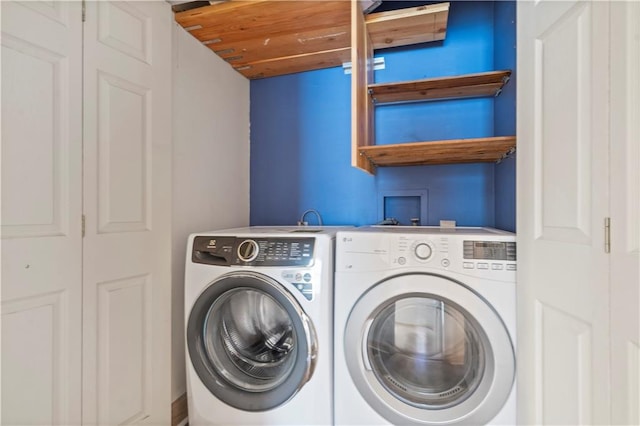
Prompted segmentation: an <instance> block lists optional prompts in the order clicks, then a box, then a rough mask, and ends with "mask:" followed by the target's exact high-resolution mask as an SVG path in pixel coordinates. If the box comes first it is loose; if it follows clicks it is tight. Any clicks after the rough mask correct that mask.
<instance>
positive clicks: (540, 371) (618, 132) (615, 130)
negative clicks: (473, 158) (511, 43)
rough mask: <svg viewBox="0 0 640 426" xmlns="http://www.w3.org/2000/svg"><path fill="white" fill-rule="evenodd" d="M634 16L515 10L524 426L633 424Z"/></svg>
mask: <svg viewBox="0 0 640 426" xmlns="http://www.w3.org/2000/svg"><path fill="white" fill-rule="evenodd" d="M638 18H640V14H639V13H638V5H637V4H634V2H617V1H616V2H606V1H538V2H518V80H519V85H518V165H517V174H518V176H517V177H518V179H517V180H518V188H517V189H518V268H519V273H518V330H517V331H518V422H519V423H521V424H593V423H597V424H638V421H639V418H638V406H639V405H640V404H639V403H640V396H639V395H640V394H639V392H638V386H639V384H640V371H639V369H638V366H639V365H640V362H639V361H640V351H639V350H638V343H639V340H640V336H639V335H638V334H639V327H640V325H639V323H640V316H639V314H638V303H639V302H640V300H639V299H638V298H639V297H640V292H639V286H640V282H639V273H640V271H639V269H638V268H639V267H640V262H639V259H640V251H639V241H640V235H639V232H640V231H639V228H638V226H639V225H638V224H639V223H640V214H639V211H640V208H639V206H638V203H639V202H640V201H638V200H640V181H639V178H638V176H639V175H638V165H639V164H640V154H639V144H640V139H639V138H638V136H639V134H640V132H639V131H638V123H639V122H640V116H639V115H638V111H639V109H638V105H640V93H639V92H640V91H639V90H638V79H639V77H640V73H639V72H638V70H639V69H640V67H639V66H638V60H639V57H638V55H639V39H638V26H637V22H638ZM607 223H609V224H610V227H608V226H606V224H607ZM608 235H610V236H611V238H608Z"/></svg>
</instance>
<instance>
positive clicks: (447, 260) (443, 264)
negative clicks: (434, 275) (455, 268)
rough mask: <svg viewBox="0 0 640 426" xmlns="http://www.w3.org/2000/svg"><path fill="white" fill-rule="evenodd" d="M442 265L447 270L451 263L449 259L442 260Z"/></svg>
mask: <svg viewBox="0 0 640 426" xmlns="http://www.w3.org/2000/svg"><path fill="white" fill-rule="evenodd" d="M440 263H441V264H442V266H444V267H445V268H446V267H448V266H449V265H450V264H451V262H450V261H449V259H442V262H440Z"/></svg>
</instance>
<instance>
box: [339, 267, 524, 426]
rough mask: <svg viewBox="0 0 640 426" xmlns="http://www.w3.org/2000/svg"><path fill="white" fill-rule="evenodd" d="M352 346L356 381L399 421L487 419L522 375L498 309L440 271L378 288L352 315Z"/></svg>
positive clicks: (348, 350)
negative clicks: (517, 367) (518, 370)
mask: <svg viewBox="0 0 640 426" xmlns="http://www.w3.org/2000/svg"><path fill="white" fill-rule="evenodd" d="M344 348H345V349H344V350H345V357H346V362H347V366H348V368H349V372H350V374H351V376H352V378H353V380H354V383H355V385H356V387H357V388H358V390H359V391H360V393H361V394H362V396H363V397H364V398H365V399H366V400H367V402H368V403H369V405H370V406H371V407H372V408H373V409H375V410H376V411H377V412H378V413H379V414H380V415H381V416H382V417H384V418H385V419H387V420H388V421H390V422H391V423H393V424H439V425H441V424H456V423H471V424H484V423H486V422H488V421H490V420H491V419H492V418H493V417H495V415H496V414H497V413H498V412H499V411H500V409H501V408H502V406H503V405H504V403H505V401H506V400H507V398H508V396H509V393H510V391H511V387H512V386H513V381H514V378H515V360H514V351H513V346H512V343H511V339H510V338H509V334H508V332H507V330H506V327H505V326H504V324H503V322H502V320H501V319H500V317H499V316H498V314H497V313H496V312H495V311H494V310H493V308H492V307H491V306H490V305H489V304H488V303H487V302H486V301H485V300H484V299H482V298H481V297H480V296H478V295H477V294H476V293H475V292H473V291H471V290H470V289H469V288H467V287H466V286H464V285H463V284H461V283H458V282H455V281H452V280H450V279H447V278H444V277H441V276H438V275H431V274H406V275H400V276H395V277H391V278H389V279H386V280H384V281H382V282H380V283H378V284H377V285H376V286H374V287H373V288H372V289H371V290H369V291H368V292H367V293H365V294H364V295H363V296H362V297H361V298H360V299H359V300H358V301H357V302H356V304H355V306H354V307H353V309H352V311H351V314H350V315H349V319H348V321H347V325H346V329H345V336H344Z"/></svg>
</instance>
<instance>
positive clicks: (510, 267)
mask: <svg viewBox="0 0 640 426" xmlns="http://www.w3.org/2000/svg"><path fill="white" fill-rule="evenodd" d="M515 270H516V265H515V264H511V265H509V264H507V271H515Z"/></svg>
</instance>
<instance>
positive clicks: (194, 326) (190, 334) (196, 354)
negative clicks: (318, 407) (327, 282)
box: [187, 273, 317, 411]
mask: <svg viewBox="0 0 640 426" xmlns="http://www.w3.org/2000/svg"><path fill="white" fill-rule="evenodd" d="M187 347H188V350H189V356H190V359H191V363H192V365H193V367H194V369H195V371H196V373H197V374H198V376H199V377H200V379H201V380H202V382H203V383H204V385H205V386H206V387H207V388H208V389H209V390H210V391H211V393H213V394H214V395H215V396H216V397H217V398H218V399H220V400H222V401H223V402H225V403H227V404H229V405H231V406H233V407H236V408H238V409H241V410H245V411H262V410H268V409H271V408H274V407H277V406H279V405H281V404H283V403H284V402H286V401H288V400H289V399H290V398H291V397H293V396H294V395H295V394H296V393H297V392H298V391H299V390H300V388H302V386H303V385H304V384H305V383H306V382H307V381H308V380H309V378H310V377H311V375H312V374H313V369H314V366H315V360H316V352H317V341H316V335H315V330H314V328H313V325H312V324H311V322H310V320H309V318H308V317H307V315H306V314H305V313H304V311H303V310H302V308H301V307H300V305H299V304H298V302H297V301H296V300H295V298H294V297H293V296H292V295H291V294H290V293H289V292H288V291H287V290H286V289H285V288H284V287H283V285H282V284H280V283H278V282H277V281H275V280H273V279H271V278H269V277H267V276H264V275H261V274H257V273H230V274H227V275H223V276H221V277H220V278H218V279H217V280H216V281H214V282H213V283H211V284H210V285H209V286H208V287H207V289H206V290H205V291H204V292H203V293H202V294H201V295H200V297H199V298H198V299H197V300H196V302H195V304H194V306H193V308H192V309H191V313H190V315H189V320H188V324H187Z"/></svg>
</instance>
